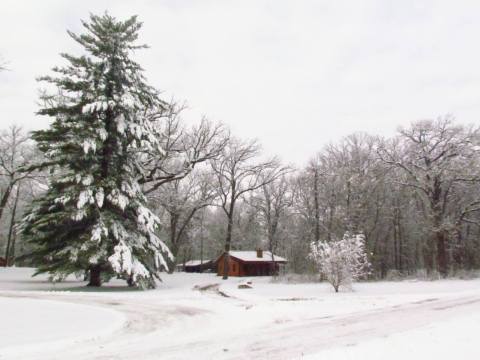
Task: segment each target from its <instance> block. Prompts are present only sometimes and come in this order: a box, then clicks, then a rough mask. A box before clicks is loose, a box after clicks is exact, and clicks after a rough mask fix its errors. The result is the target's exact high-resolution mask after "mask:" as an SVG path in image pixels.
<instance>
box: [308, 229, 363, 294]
mask: <svg viewBox="0 0 480 360" xmlns="http://www.w3.org/2000/svg"><path fill="white" fill-rule="evenodd" d="M310 251H311V252H310V257H311V258H312V259H313V260H314V261H315V263H316V264H317V265H318V268H319V270H320V273H321V274H322V275H323V276H324V278H325V279H326V280H327V281H328V282H329V283H330V284H331V285H332V286H333V288H334V289H335V292H338V289H339V287H340V286H341V285H343V286H349V285H350V284H351V283H352V281H354V280H358V279H360V278H362V277H365V276H367V275H368V274H369V273H370V267H371V265H370V263H369V261H368V257H367V253H366V251H365V236H364V235H362V234H357V235H352V234H350V233H348V232H347V233H345V235H344V236H343V239H341V240H333V241H330V242H322V241H319V242H318V243H316V242H313V243H312V244H311V245H310Z"/></svg>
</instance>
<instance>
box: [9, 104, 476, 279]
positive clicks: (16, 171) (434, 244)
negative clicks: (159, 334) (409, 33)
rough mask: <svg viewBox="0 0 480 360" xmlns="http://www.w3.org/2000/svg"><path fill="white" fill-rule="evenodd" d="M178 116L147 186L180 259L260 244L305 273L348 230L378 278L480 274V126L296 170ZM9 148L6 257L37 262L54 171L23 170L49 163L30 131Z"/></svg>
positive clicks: (345, 150) (13, 135) (450, 125)
mask: <svg viewBox="0 0 480 360" xmlns="http://www.w3.org/2000/svg"><path fill="white" fill-rule="evenodd" d="M179 113H180V112H175V116H169V117H168V118H166V119H164V120H163V121H164V122H163V124H164V128H163V130H164V131H163V137H164V138H163V139H162V143H163V144H164V147H165V149H166V150H165V154H164V156H163V157H162V159H159V160H158V163H157V164H156V165H155V168H156V172H157V173H161V174H162V176H158V178H159V179H160V181H158V182H157V183H156V184H157V186H150V187H147V188H145V192H146V193H147V195H148V198H149V204H150V207H152V208H153V209H154V210H155V212H156V213H157V214H158V215H159V217H160V219H161V223H162V227H161V229H160V232H161V235H162V238H163V239H164V240H165V241H166V243H167V244H168V246H169V247H170V249H171V251H172V253H173V254H174V256H175V263H182V262H185V261H188V260H190V259H200V258H203V259H204V260H206V259H211V258H215V257H216V256H218V255H219V254H220V253H221V252H222V251H223V250H224V249H225V246H227V248H228V249H244V250H252V249H255V248H258V247H262V248H264V249H268V250H270V251H272V252H275V253H278V254H279V255H282V256H285V257H287V259H288V260H289V264H288V270H289V271H292V272H296V273H304V272H309V271H312V270H313V266H314V265H313V264H312V263H311V262H310V261H309V260H308V253H309V251H310V243H311V242H315V241H322V240H326V241H329V240H332V239H339V238H341V237H342V236H343V234H344V233H345V232H347V231H348V232H350V233H354V234H360V233H361V234H364V235H365V239H366V246H367V250H368V254H369V258H370V259H369V260H370V261H371V263H372V265H373V269H374V274H375V275H376V276H378V277H384V276H385V275H386V274H387V273H388V272H389V271H396V272H398V273H399V274H414V273H416V272H417V271H418V270H420V269H421V270H423V269H424V270H426V271H428V272H438V273H440V274H443V275H448V274H452V273H455V272H456V271H458V270H460V269H462V270H463V269H477V268H478V267H480V156H479V155H480V134H479V130H478V128H474V127H472V126H464V125H459V124H457V123H455V122H454V121H453V120H452V119H451V118H449V117H445V118H440V119H437V120H425V121H418V122H414V123H412V124H411V126H409V127H406V128H402V129H400V130H399V132H398V135H397V136H395V137H394V138H391V139H383V138H380V137H378V136H372V135H368V134H363V133H357V134H353V135H350V136H348V137H346V138H344V139H342V140H340V141H339V142H337V143H332V144H330V145H327V146H325V147H324V148H323V149H322V150H321V151H320V152H319V153H318V154H316V155H315V156H313V157H312V158H311V159H310V160H309V161H308V165H307V166H305V167H304V168H302V169H294V168H292V167H289V166H284V165H282V164H281V163H280V161H279V160H278V159H277V158H271V159H268V160H262V159H263V157H262V152H261V147H260V145H259V143H258V142H256V141H241V140H239V139H237V138H235V137H233V136H231V135H230V134H229V133H228V131H226V129H225V127H223V126H221V125H213V124H211V123H209V122H207V121H202V122H201V124H199V125H198V126H196V127H193V128H191V129H187V128H186V127H185V126H184V125H183V124H182V121H181V117H180V116H179ZM0 144H1V148H0V167H1V169H2V170H1V173H0V175H1V178H0V186H1V194H0V195H1V196H0V221H1V224H2V227H1V228H2V231H1V239H0V244H1V248H2V257H4V258H8V259H9V264H10V265H13V264H14V263H15V259H16V258H19V259H20V261H17V264H18V265H29V261H28V256H24V255H28V253H29V251H30V250H31V245H29V244H28V243H26V242H25V241H23V239H22V238H21V237H20V236H19V232H18V226H19V224H20V222H21V217H22V215H23V212H24V210H25V207H26V206H27V205H28V204H30V203H31V202H32V200H33V199H34V198H35V197H36V196H38V194H41V193H42V191H44V190H45V189H46V187H47V184H46V181H45V174H42V173H41V172H38V171H36V172H34V171H32V172H29V171H25V169H28V164H30V163H32V162H33V161H35V159H36V158H37V157H38V156H40V155H39V153H38V151H37V150H36V149H35V146H34V144H33V143H32V142H31V141H30V140H29V138H28V136H27V134H26V133H25V132H24V131H23V130H22V129H21V128H19V127H15V126H13V127H11V128H9V129H7V130H4V131H2V133H1V136H0ZM201 154H203V155H201ZM201 156H205V158H206V159H207V160H205V161H203V159H201V158H200V157H201ZM175 263H172V264H170V265H171V266H170V268H171V269H173V268H174V265H175ZM30 265H35V264H30Z"/></svg>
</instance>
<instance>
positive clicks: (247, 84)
mask: <svg viewBox="0 0 480 360" xmlns="http://www.w3.org/2000/svg"><path fill="white" fill-rule="evenodd" d="M0 7H1V12H0V34H1V37H0V39H1V41H0V54H1V55H2V56H3V58H4V59H5V60H7V61H8V62H9V64H8V67H9V68H10V71H7V72H3V73H0V127H1V128H3V127H6V126H8V125H9V124H11V123H18V124H22V125H24V126H25V127H26V128H28V129H35V128H41V127H45V126H47V125H48V120H47V119H43V118H40V117H38V116H35V115H34V112H35V111H36V110H37V106H36V101H37V90H38V88H39V86H40V85H39V84H38V83H37V82H36V81H35V78H36V77H37V76H39V75H45V74H47V73H48V72H49V70H50V68H51V67H53V66H54V65H61V64H62V60H61V59H60V57H59V55H58V54H59V53H60V52H77V53H78V51H79V47H78V46H77V45H76V43H75V42H74V41H73V40H71V39H70V38H69V37H68V35H67V34H66V29H70V30H72V31H74V32H80V31H81V25H80V19H87V18H88V14H89V12H93V13H103V12H104V11H105V10H107V9H108V11H109V12H110V13H111V14H112V15H114V16H116V17H118V18H122V19H123V18H126V17H128V16H130V15H134V14H137V15H139V19H140V20H141V21H143V22H144V27H143V29H142V31H141V34H140V40H141V42H144V43H147V44H148V45H150V47H151V48H150V49H148V50H144V51H142V52H141V53H139V54H138V56H137V60H138V61H139V62H140V64H142V65H143V66H144V68H145V69H146V75H147V77H148V79H149V82H150V83H151V84H152V85H154V86H156V87H157V88H159V89H161V90H162V91H164V94H165V98H167V99H169V98H171V97H172V96H174V97H175V98H176V99H178V100H186V101H187V102H188V105H189V107H190V109H189V111H188V113H187V114H186V118H187V119H188V120H189V121H194V120H195V119H199V118H200V116H201V115H206V116H207V117H209V118H210V119H212V120H218V121H222V122H224V123H226V124H228V125H229V126H230V127H231V128H232V130H233V133H234V134H235V135H238V136H241V137H257V138H258V139H259V140H260V141H261V143H262V144H263V145H264V148H265V150H266V152H267V153H269V154H277V155H280V156H281V157H282V158H283V160H285V161H287V162H293V163H296V164H299V165H301V164H303V163H304V162H305V161H306V160H307V159H308V158H309V157H310V156H312V155H313V154H314V153H315V152H316V151H318V150H320V149H321V148H322V146H323V145H325V144H326V143H329V142H332V141H333V142H334V141H337V140H339V139H340V138H341V137H342V136H345V135H348V134H350V133H352V132H356V131H366V132H369V133H373V134H380V135H386V136H389V135H392V134H394V132H395V130H396V128H397V126H398V125H407V124H408V123H410V122H411V121H413V120H417V119H424V118H433V117H436V116H438V115H444V114H447V113H450V114H453V115H455V116H456V118H457V119H458V120H459V121H461V122H463V123H475V122H477V123H478V119H479V115H480V101H479V100H480V47H479V38H480V36H479V35H480V21H479V16H480V15H479V14H480V1H474V0H472V1H461V0H457V1H439V0H437V1H435V0H432V1H418V0H417V1H413V0H412V1H410V0H401V1H393V0H392V1H388V0H378V1H374V0H372V1H359V0H358V1H357V0H351V1H342V0H330V1H322V0H317V1H314V0H312V1H294V0H290V1H287V0H285V1H283V0H270V1H267V0H265V1H264V0H238V1H226V0H218V1H207V0H199V1H185V0H182V1H175V0H171V1H153V0H150V1H147V0H145V1H138V0H137V1H119V0H111V1H106V0H104V1H101V0H88V1H87V0H83V1H53V0H42V1H38V0H37V1H34V0H31V1H22V2H20V1H18V0H16V1H11V0H2V2H1V6H0Z"/></svg>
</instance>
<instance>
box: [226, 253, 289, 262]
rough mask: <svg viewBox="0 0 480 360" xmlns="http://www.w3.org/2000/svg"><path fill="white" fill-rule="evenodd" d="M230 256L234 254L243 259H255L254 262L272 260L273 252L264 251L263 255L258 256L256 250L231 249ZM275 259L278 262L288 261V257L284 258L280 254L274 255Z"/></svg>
mask: <svg viewBox="0 0 480 360" xmlns="http://www.w3.org/2000/svg"><path fill="white" fill-rule="evenodd" d="M230 256H233V257H235V258H237V259H239V260H242V261H254V262H271V261H272V253H271V252H270V251H263V256H262V257H261V258H260V257H257V252H256V251H230ZM273 260H274V261H278V262H286V261H287V259H284V258H282V257H280V256H278V255H273Z"/></svg>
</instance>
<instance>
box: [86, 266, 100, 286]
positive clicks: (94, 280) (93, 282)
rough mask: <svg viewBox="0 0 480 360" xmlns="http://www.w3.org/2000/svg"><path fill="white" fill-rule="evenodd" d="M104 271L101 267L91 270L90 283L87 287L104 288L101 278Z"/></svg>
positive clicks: (94, 267) (93, 267)
mask: <svg viewBox="0 0 480 360" xmlns="http://www.w3.org/2000/svg"><path fill="white" fill-rule="evenodd" d="M101 273H102V269H101V267H100V265H95V266H92V267H91V268H90V281H89V282H88V284H87V286H93V287H100V286H102V278H101Z"/></svg>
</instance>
